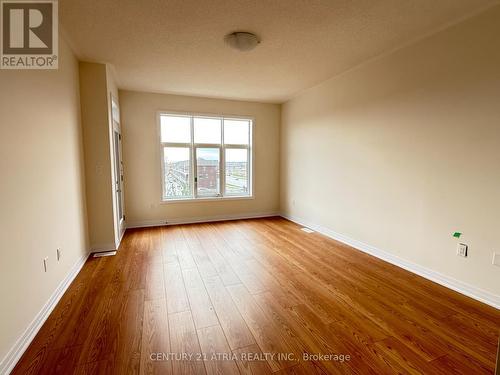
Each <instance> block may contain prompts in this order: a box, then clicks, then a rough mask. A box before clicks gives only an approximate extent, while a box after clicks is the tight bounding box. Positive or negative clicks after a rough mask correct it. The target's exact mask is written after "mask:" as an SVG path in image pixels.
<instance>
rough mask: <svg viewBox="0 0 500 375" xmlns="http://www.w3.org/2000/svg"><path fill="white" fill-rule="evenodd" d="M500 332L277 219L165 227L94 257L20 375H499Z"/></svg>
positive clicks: (409, 281) (498, 318) (417, 280)
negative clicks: (109, 253) (114, 252)
mask: <svg viewBox="0 0 500 375" xmlns="http://www.w3.org/2000/svg"><path fill="white" fill-rule="evenodd" d="M499 327H500V311H499V310H496V309H494V308H492V307H489V306H486V305H484V304H481V303H479V302H477V301H474V300H472V299H470V298H467V297H465V296H462V295H460V294H458V293H455V292H453V291H451V290H449V289H446V288H444V287H441V286H439V285H437V284H434V283H432V282H430V281H428V280H425V279H423V278H421V277H419V276H416V275H414V274H412V273H409V272H407V271H405V270H403V269H400V268H398V267H395V266H392V265H390V264H388V263H385V262H383V261H381V260H378V259H376V258H374V257H371V256H369V255H367V254H364V253H362V252H359V251H356V250H354V249H352V248H349V247H348V246H346V245H343V244H340V243H338V242H335V241H333V240H331V239H328V238H326V237H324V236H321V235H319V234H316V233H313V234H307V233H305V232H303V231H301V230H300V227H299V226H297V225H295V224H294V223H291V222H289V221H286V220H284V219H281V218H270V219H256V220H241V221H232V222H221V223H208V224H196V225H183V226H170V227H159V228H149V229H138V230H129V231H127V233H126V234H125V237H124V239H123V242H122V245H121V246H120V250H119V251H118V254H117V255H116V256H115V257H107V258H96V259H89V260H88V261H87V263H86V264H85V266H84V268H83V269H82V271H81V272H80V274H79V275H78V276H77V278H76V279H75V281H74V282H73V283H72V285H71V286H70V287H69V289H68V291H67V292H66V294H65V295H64V296H63V298H62V299H61V301H60V302H59V304H58V305H57V307H56V309H55V310H54V311H53V313H52V314H51V315H50V317H49V318H48V320H47V322H46V323H45V324H44V326H43V327H42V329H41V330H40V332H39V333H38V335H37V336H36V338H35V340H34V341H33V342H32V344H31V345H30V347H29V348H28V350H27V351H26V353H25V354H24V356H23V357H22V359H21V360H20V361H19V363H18V365H17V367H16V368H15V370H14V372H13V373H14V374H73V373H75V374H111V373H116V374H129V373H130V374H135V373H141V374H153V373H156V374H185V373H192V374H205V373H208V374H237V373H241V374H267V373H271V372H276V373H278V374H323V373H324V374H343V373H355V374H389V373H403V374H418V373H423V374H453V373H457V374H492V373H493V371H494V367H495V358H496V348H497V342H498V336H499ZM304 354H309V355H312V357H311V358H310V359H309V360H304ZM319 355H332V357H331V358H329V359H328V360H324V359H325V358H318V356H319ZM333 355H337V357H333ZM169 356H173V358H170V357H169ZM347 356H349V358H347ZM158 359H160V360H158Z"/></svg>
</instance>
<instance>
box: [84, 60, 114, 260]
mask: <svg viewBox="0 0 500 375" xmlns="http://www.w3.org/2000/svg"><path fill="white" fill-rule="evenodd" d="M111 94H113V95H114V96H115V97H116V98H118V89H117V87H116V84H115V81H114V78H113V76H112V74H111V71H110V68H109V66H107V65H105V64H99V63H89V62H80V96H81V108H82V128H83V141H84V150H85V177H86V192H87V212H88V221H89V240H90V247H91V249H92V250H93V251H103V250H111V249H114V248H115V247H116V244H117V243H118V238H117V236H116V233H117V231H116V230H115V229H116V228H115V220H114V203H113V202H114V188H113V178H114V176H113V148H112V126H113V125H112V118H111V96H110V95H111Z"/></svg>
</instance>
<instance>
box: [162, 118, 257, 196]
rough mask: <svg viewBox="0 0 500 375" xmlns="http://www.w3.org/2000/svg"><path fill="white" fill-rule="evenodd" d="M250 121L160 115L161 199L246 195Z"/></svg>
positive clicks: (248, 178) (248, 174)
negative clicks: (161, 151) (161, 149)
mask: <svg viewBox="0 0 500 375" xmlns="http://www.w3.org/2000/svg"><path fill="white" fill-rule="evenodd" d="M251 125H252V122H251V120H248V119H233V118H231V119H225V118H211V117H210V118H208V117H192V116H179V115H166V114H165V115H161V116H160V126H161V143H162V147H163V200H172V199H192V198H207V197H224V196H232V197H237V196H248V195H250V174H251V173H250V152H251V148H250V134H251ZM193 160H196V162H195V163H194V164H193Z"/></svg>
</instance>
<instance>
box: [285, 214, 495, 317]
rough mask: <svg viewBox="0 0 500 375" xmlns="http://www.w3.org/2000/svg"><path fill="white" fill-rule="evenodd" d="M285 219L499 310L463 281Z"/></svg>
mask: <svg viewBox="0 0 500 375" xmlns="http://www.w3.org/2000/svg"><path fill="white" fill-rule="evenodd" d="M280 216H282V217H283V218H285V219H288V220H290V221H293V222H295V223H297V224H300V225H303V226H306V227H308V228H311V229H314V230H315V231H317V232H319V233H321V234H324V235H325V236H327V237H330V238H333V239H334V240H337V241H339V242H342V243H344V244H346V245H349V246H351V247H353V248H355V249H357V250H360V251H363V252H364V253H367V254H370V255H373V256H374V257H377V258H379V259H382V260H384V261H386V262H389V263H391V264H394V265H395V266H398V267H401V268H403V269H405V270H407V271H410V272H412V273H415V274H417V275H419V276H422V277H424V278H426V279H428V280H431V281H434V282H435V283H438V284H440V285H443V286H445V287H447V288H449V289H452V290H454V291H456V292H458V293H461V294H464V295H466V296H468V297H471V298H473V299H475V300H478V301H480V302H483V303H486V304H487V305H490V306H493V307H495V308H497V309H500V296H499V295H496V294H493V293H490V292H488V291H486V290H483V289H480V288H477V287H475V286H473V285H470V284H467V283H464V282H463V281H460V280H457V279H454V278H452V277H450V276H447V275H443V274H442V273H439V272H437V271H434V270H431V269H429V268H426V267H423V266H421V265H419V264H416V263H413V262H410V261H408V260H405V259H402V258H400V257H398V256H396V255H393V254H391V253H389V252H387V251H384V250H381V249H378V248H376V247H375V246H371V245H368V244H366V243H364V242H361V241H358V240H355V239H352V238H349V237H347V236H345V235H343V234H340V233H337V232H335V231H333V230H331V229H329V228H326V227H323V226H321V225H318V224H315V223H312V222H309V221H307V220H304V219H302V218H299V217H296V216H293V215H287V214H283V213H282V214H281V215H280Z"/></svg>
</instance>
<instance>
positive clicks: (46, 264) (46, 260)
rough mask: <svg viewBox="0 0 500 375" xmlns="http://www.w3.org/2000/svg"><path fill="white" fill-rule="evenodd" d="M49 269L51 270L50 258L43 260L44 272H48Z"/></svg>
mask: <svg viewBox="0 0 500 375" xmlns="http://www.w3.org/2000/svg"><path fill="white" fill-rule="evenodd" d="M48 268H49V258H48V257H47V258H43V270H44V271H45V272H47V270H48Z"/></svg>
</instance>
